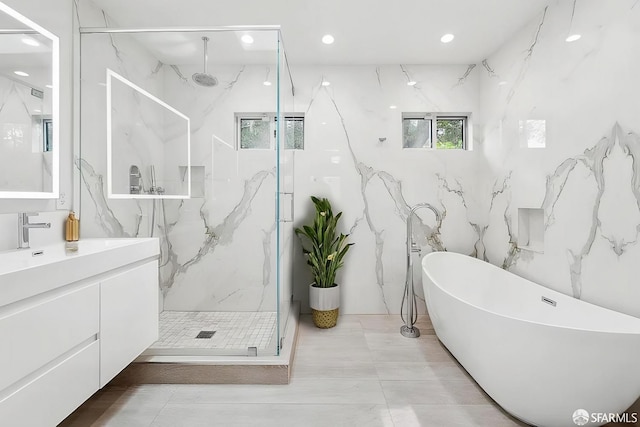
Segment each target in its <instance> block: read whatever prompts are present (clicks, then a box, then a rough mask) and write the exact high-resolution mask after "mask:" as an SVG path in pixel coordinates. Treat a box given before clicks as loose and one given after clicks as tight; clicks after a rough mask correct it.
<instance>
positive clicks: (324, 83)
mask: <svg viewBox="0 0 640 427" xmlns="http://www.w3.org/2000/svg"><path fill="white" fill-rule="evenodd" d="M330 84H331V82H328V81H326V80H324V81H323V82H322V86H329V85H330Z"/></svg>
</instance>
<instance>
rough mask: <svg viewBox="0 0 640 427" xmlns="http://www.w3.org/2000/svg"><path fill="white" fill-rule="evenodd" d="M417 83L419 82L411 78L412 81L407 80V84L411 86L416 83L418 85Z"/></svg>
mask: <svg viewBox="0 0 640 427" xmlns="http://www.w3.org/2000/svg"><path fill="white" fill-rule="evenodd" d="M416 83H418V82H416V81H413V80H411V81H409V82H407V85H409V86H415V85H416Z"/></svg>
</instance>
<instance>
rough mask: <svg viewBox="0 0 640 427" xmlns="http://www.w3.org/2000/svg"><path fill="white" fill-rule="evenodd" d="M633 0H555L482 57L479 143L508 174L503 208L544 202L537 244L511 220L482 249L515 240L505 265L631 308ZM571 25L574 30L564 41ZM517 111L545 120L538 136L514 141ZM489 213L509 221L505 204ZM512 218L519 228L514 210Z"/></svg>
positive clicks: (635, 201) (637, 225)
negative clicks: (534, 144) (521, 243)
mask: <svg viewBox="0 0 640 427" xmlns="http://www.w3.org/2000/svg"><path fill="white" fill-rule="evenodd" d="M634 6H635V2H634V1H631V0H629V1H621V2H616V3H615V4H613V3H608V4H606V5H605V4H602V3H599V2H596V1H583V2H571V1H561V2H557V3H554V4H550V5H549V6H548V7H547V8H545V10H544V11H543V12H542V13H541V15H540V17H539V18H538V19H537V20H536V21H535V22H532V23H531V24H530V25H529V26H528V27H527V28H524V29H523V30H522V31H521V32H520V33H519V34H517V35H516V36H515V37H513V38H512V39H511V40H510V41H509V42H508V43H507V44H505V45H504V46H503V47H502V48H501V49H500V50H499V51H498V52H496V53H495V54H494V55H492V56H491V57H490V58H488V59H487V62H486V64H485V70H484V74H483V76H482V84H481V85H482V92H483V99H482V103H483V106H484V107H485V108H486V119H485V122H486V125H485V131H484V135H483V144H482V148H483V151H484V154H485V156H486V158H487V161H488V165H489V167H490V169H491V174H493V175H510V176H511V178H510V180H509V185H508V187H507V188H506V193H508V194H507V195H506V196H507V197H509V198H510V199H511V202H510V205H509V206H508V208H507V210H506V211H505V214H508V215H510V216H511V217H514V216H515V215H517V208H518V207H524V208H530V207H539V208H542V209H543V210H544V221H545V224H544V225H545V231H544V253H535V252H531V251H528V250H525V249H517V248H516V249H515V251H513V249H514V242H515V240H512V239H507V238H506V234H508V235H511V234H512V232H511V231H510V232H509V233H506V234H502V235H500V233H494V234H492V235H491V236H489V238H488V239H487V238H486V239H485V246H486V247H488V248H491V256H489V260H490V261H491V262H493V263H495V264H498V265H500V264H501V263H502V262H503V261H502V259H505V256H504V254H506V253H509V251H511V252H512V254H513V256H507V257H506V259H509V260H510V261H509V262H506V263H504V264H503V266H504V267H506V268H509V269H511V270H512V271H513V272H515V273H517V274H520V275H523V276H525V277H527V278H530V279H532V280H534V281H537V282H539V283H542V284H544V285H546V286H549V287H551V288H554V289H556V290H559V291H562V292H564V293H566V294H569V295H572V296H574V297H576V298H581V299H584V300H586V301H589V302H593V303H595V304H598V305H603V306H605V307H609V308H612V309H615V310H619V311H622V312H625V313H629V314H633V315H636V316H638V315H640V306H638V304H637V303H636V301H637V300H638V297H640V288H639V287H638V286H636V283H635V282H636V281H635V279H633V278H634V277H637V275H638V274H639V271H638V268H639V267H638V263H637V262H636V260H637V259H638V255H640V252H639V251H640V249H639V248H638V245H637V241H638V236H639V234H640V197H639V192H638V185H639V184H638V183H639V178H638V177H639V176H640V175H639V173H640V170H639V169H638V161H639V160H640V157H638V156H639V155H640V137H639V136H638V135H639V133H640V126H639V125H638V120H637V118H638V115H639V114H640V105H639V104H638V103H637V101H636V96H635V95H634V94H635V93H636V92H637V90H638V88H639V83H638V79H637V78H636V76H635V73H634V72H633V70H637V69H638V67H640V61H639V60H638V58H637V57H636V56H633V55H631V56H630V55H627V52H628V51H633V50H634V49H636V47H637V40H638V39H639V38H640V31H639V29H638V26H637V22H638V21H639V20H640V11H639V10H638V8H637V7H634ZM574 7H575V10H574ZM570 18H571V19H570ZM569 25H571V28H572V30H571V31H572V32H577V33H580V34H581V35H582V38H581V39H580V40H578V41H575V42H572V43H567V42H565V40H564V39H565V38H566V37H567V34H568V26H569ZM488 64H491V67H489V66H488ZM495 75H499V76H500V78H498V79H496V78H494V77H495ZM499 82H503V84H502V85H498V83H499ZM523 120H538V121H544V123H545V124H546V125H545V128H546V130H545V131H544V134H543V138H544V142H545V148H542V149H540V148H535V149H532V148H526V147H524V148H523V147H522V146H521V145H520V144H519V142H518V139H519V138H518V123H519V122H520V121H523ZM490 215H491V224H492V225H491V226H490V227H489V230H491V228H495V227H498V228H501V227H505V224H504V222H503V221H500V218H499V215H501V212H499V211H495V212H491V213H490ZM510 228H511V230H513V232H515V234H516V235H517V232H518V230H517V221H515V222H514V224H513V225H511V226H510Z"/></svg>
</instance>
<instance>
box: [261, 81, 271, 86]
mask: <svg viewBox="0 0 640 427" xmlns="http://www.w3.org/2000/svg"><path fill="white" fill-rule="evenodd" d="M262 84H263V85H265V86H271V82H270V81H269V80H265V81H264V82H263V83H262Z"/></svg>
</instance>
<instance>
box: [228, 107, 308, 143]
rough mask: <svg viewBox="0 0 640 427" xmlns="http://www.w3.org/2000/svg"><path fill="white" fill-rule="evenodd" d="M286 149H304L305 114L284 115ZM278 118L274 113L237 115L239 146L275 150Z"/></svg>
mask: <svg viewBox="0 0 640 427" xmlns="http://www.w3.org/2000/svg"><path fill="white" fill-rule="evenodd" d="M284 119H285V122H284V129H283V135H284V148H285V149H287V150H303V149H304V113H285V114H284ZM277 122H278V120H277V118H276V115H275V114H274V113H236V124H237V138H238V141H237V146H238V147H239V148H240V149H242V150H244V149H262V150H273V149H275V145H276V126H277Z"/></svg>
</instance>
